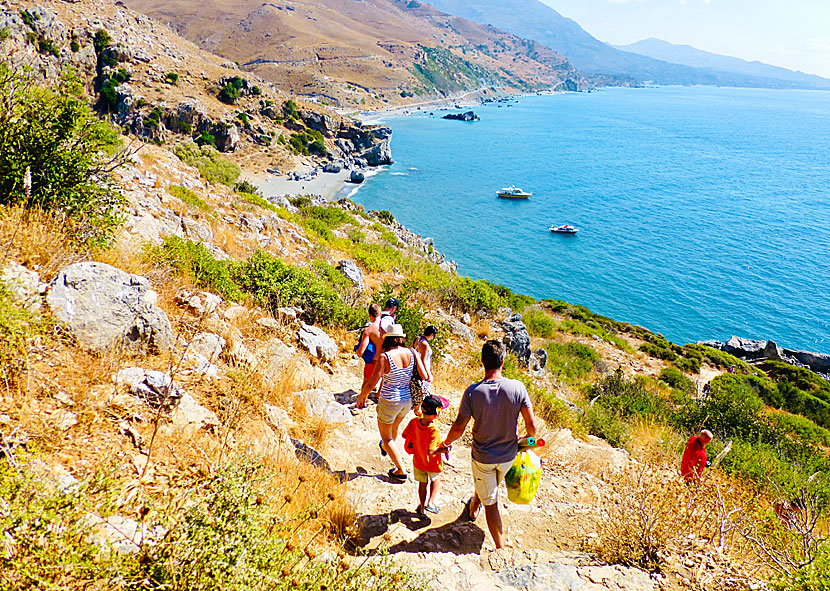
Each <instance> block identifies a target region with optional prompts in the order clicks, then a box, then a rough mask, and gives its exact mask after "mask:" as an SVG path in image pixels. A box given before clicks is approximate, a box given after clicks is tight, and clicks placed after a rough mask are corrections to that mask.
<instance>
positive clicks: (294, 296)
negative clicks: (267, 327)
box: [238, 251, 363, 328]
mask: <svg viewBox="0 0 830 591" xmlns="http://www.w3.org/2000/svg"><path fill="white" fill-rule="evenodd" d="M238 280H239V285H240V286H241V287H242V288H243V289H244V290H245V291H246V292H248V293H250V294H252V295H253V296H255V297H256V299H257V300H258V301H259V302H260V303H261V304H262V305H263V306H265V307H266V308H268V309H270V310H272V311H276V310H277V309H278V308H281V307H284V306H298V307H300V308H302V309H303V311H304V313H305V316H306V319H307V321H308V322H312V323H320V324H323V325H329V326H335V325H336V326H345V327H347V328H354V327H355V326H357V325H359V324H360V322H361V320H362V318H363V315H362V313H361V312H359V311H356V310H353V309H352V308H350V307H349V306H347V305H346V304H345V303H343V301H342V300H341V294H340V293H339V292H338V291H337V290H336V289H335V288H334V287H333V286H332V285H330V284H329V283H327V282H326V281H325V280H324V279H322V278H320V277H319V276H317V275H316V274H315V273H314V272H313V271H312V270H309V269H301V268H299V267H293V266H290V265H287V264H286V263H285V262H284V261H282V260H280V259H278V258H276V257H274V256H272V255H270V254H268V253H267V252H264V251H257V252H255V253H254V254H253V255H252V256H251V258H250V259H249V260H248V262H247V263H244V264H242V265H240V266H239V269H238Z"/></svg>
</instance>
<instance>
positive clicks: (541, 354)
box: [530, 349, 548, 371]
mask: <svg viewBox="0 0 830 591" xmlns="http://www.w3.org/2000/svg"><path fill="white" fill-rule="evenodd" d="M547 364H548V352H547V351H545V350H544V349H536V350H535V351H534V352H533V353H532V354H531V356H530V368H531V369H532V370H534V371H538V370H540V369H545V366H546V365H547Z"/></svg>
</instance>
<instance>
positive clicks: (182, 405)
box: [170, 392, 220, 429]
mask: <svg viewBox="0 0 830 591" xmlns="http://www.w3.org/2000/svg"><path fill="white" fill-rule="evenodd" d="M170 419H171V421H172V423H173V426H174V427H178V428H196V429H201V428H210V427H218V426H219V425H220V423H219V417H217V416H216V414H215V413H214V412H213V411H212V410H209V409H207V408H205V407H204V406H202V405H200V404H199V403H198V402H196V399H195V398H193V396H191V395H190V394H189V393H187V392H185V393H184V394H182V397H181V400H179V404H178V405H177V406H176V408H175V409H173V412H172V413H171V414H170Z"/></svg>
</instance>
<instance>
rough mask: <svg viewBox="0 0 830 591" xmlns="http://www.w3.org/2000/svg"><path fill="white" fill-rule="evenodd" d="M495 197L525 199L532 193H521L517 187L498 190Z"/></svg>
mask: <svg viewBox="0 0 830 591" xmlns="http://www.w3.org/2000/svg"><path fill="white" fill-rule="evenodd" d="M496 195H497V196H498V197H501V198H502V199H527V198H528V197H530V196H531V195H533V193H527V192H526V191H522V190H521V189H520V188H519V187H505V188H503V189H501V190H499V191H498V192H497V193H496Z"/></svg>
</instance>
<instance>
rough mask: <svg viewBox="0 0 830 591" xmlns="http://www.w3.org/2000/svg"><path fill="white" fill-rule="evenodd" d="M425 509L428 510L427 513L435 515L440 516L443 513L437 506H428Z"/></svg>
mask: <svg viewBox="0 0 830 591" xmlns="http://www.w3.org/2000/svg"><path fill="white" fill-rule="evenodd" d="M424 509H426V510H427V511H429V512H430V513H432V514H433V515H438V514H439V513H440V512H441V509H439V508H438V507H436V506H435V505H427V506H426V507H424Z"/></svg>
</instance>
